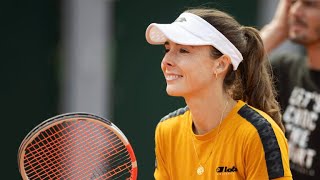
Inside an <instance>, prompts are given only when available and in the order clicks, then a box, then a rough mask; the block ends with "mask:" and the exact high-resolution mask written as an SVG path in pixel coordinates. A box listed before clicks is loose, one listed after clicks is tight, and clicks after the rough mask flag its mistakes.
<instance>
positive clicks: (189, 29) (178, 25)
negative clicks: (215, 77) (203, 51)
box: [146, 13, 243, 70]
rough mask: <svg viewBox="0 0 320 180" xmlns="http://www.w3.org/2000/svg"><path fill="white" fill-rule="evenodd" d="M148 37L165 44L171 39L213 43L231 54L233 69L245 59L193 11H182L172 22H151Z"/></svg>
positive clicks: (181, 41) (180, 41) (182, 42)
mask: <svg viewBox="0 0 320 180" xmlns="http://www.w3.org/2000/svg"><path fill="white" fill-rule="evenodd" d="M146 39H147V41H148V43H150V44H164V43H165V42H166V41H167V40H168V39H169V40H170V41H173V42H175V43H177V44H182V45H190V46H201V45H211V46H213V47H215V48H216V49H218V50H219V51H220V52H221V53H223V54H225V55H228V56H230V58H231V63H232V65H233V70H236V69H237V68H238V66H239V64H240V62H241V61H242V60H243V57H242V55H241V53H240V52H239V50H238V49H237V48H236V47H235V46H234V45H233V44H232V43H231V42H230V41H229V40H228V39H227V38H226V37H225V36H224V35H223V34H222V33H220V32H219V31H218V30H217V29H216V28H215V27H213V26H212V25H211V24H209V23H208V22H207V21H206V20H204V19H202V18H201V17H199V16H197V15H195V14H192V13H182V14H181V15H180V16H179V17H178V18H177V19H176V20H175V21H174V22H173V23H171V24H157V23H152V24H150V25H149V26H148V28H147V30H146Z"/></svg>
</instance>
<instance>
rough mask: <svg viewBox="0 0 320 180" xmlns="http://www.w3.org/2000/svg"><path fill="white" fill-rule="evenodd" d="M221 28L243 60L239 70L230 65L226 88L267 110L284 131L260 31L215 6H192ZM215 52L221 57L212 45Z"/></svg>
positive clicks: (195, 12)
mask: <svg viewBox="0 0 320 180" xmlns="http://www.w3.org/2000/svg"><path fill="white" fill-rule="evenodd" d="M186 12H189V13H193V14H196V15H198V16H200V17H202V18H203V19H204V20H206V21H207V22H209V23H210V24H211V25H212V26H214V27H215V28H216V29H217V30H218V31H220V32H221V33H222V34H223V35H224V36H225V37H226V38H228V39H229V41H230V42H232V44H233V45H234V46H236V47H237V49H238V50H239V51H240V52H241V54H242V56H243V61H242V62H241V63H240V64H239V66H238V69H237V70H236V71H233V70H232V67H231V66H230V67H229V70H228V73H227V74H226V77H225V79H224V88H225V90H226V91H227V92H228V93H229V94H230V95H231V96H232V97H233V99H235V100H239V99H241V100H243V101H245V102H247V103H248V104H249V105H252V106H253V107H255V108H257V109H260V110H262V111H264V112H266V113H267V114H268V115H269V116H270V117H271V118H273V120H274V121H275V122H276V123H277V124H278V125H279V127H280V128H281V129H282V131H284V127H283V124H282V122H281V113H280V107H279V103H278V102H277V100H276V98H275V96H276V91H275V88H274V85H273V82H272V80H271V79H272V73H271V72H272V71H271V66H270V63H269V61H267V59H266V58H267V57H266V53H265V50H264V46H263V42H262V40H261V38H260V36H259V32H258V31H257V30H256V29H255V28H252V27H245V26H241V25H240V24H239V23H238V22H237V21H236V20H235V19H234V18H233V17H232V16H230V15H229V14H227V13H224V12H221V11H219V10H216V9H202V8H201V9H190V10H187V11H186ZM211 54H212V56H213V57H214V58H218V57H220V56H221V55H222V53H221V52H220V51H218V50H217V49H215V48H213V51H212V53H211Z"/></svg>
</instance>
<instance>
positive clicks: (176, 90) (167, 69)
mask: <svg viewBox="0 0 320 180" xmlns="http://www.w3.org/2000/svg"><path fill="white" fill-rule="evenodd" d="M164 46H165V51H166V53H165V56H164V57H163V60H162V62H161V69H162V71H163V74H164V77H165V79H166V82H167V93H168V94H169V95H171V96H183V97H186V96H190V95H192V94H195V93H197V94H198V93H205V92H208V91H210V90H211V89H210V87H212V86H213V82H214V81H215V69H214V64H215V60H214V59H213V58H212V56H210V51H211V50H212V48H211V46H187V45H180V44H176V43H174V42H172V41H167V42H166V43H165V45H164ZM211 93H212V92H211Z"/></svg>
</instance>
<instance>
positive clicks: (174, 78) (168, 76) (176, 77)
mask: <svg viewBox="0 0 320 180" xmlns="http://www.w3.org/2000/svg"><path fill="white" fill-rule="evenodd" d="M181 77H182V76H181V75H165V78H166V80H167V81H172V80H176V79H179V78H181Z"/></svg>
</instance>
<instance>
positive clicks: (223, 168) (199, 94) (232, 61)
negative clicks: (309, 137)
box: [146, 9, 292, 180]
mask: <svg viewBox="0 0 320 180" xmlns="http://www.w3.org/2000/svg"><path fill="white" fill-rule="evenodd" d="M146 39H147V41H148V42H149V43H150V44H162V45H164V48H165V55H164V57H163V59H162V62H161V69H162V71H163V74H164V77H165V79H166V82H167V86H166V91H167V93H168V94H169V95H170V96H182V97H183V98H184V99H185V102H186V104H187V106H186V107H185V108H181V109H178V110H176V111H174V112H172V113H170V114H168V115H167V116H165V117H164V118H162V120H161V121H160V122H159V124H158V125H157V128H156V132H155V144H156V148H155V151H156V169H155V172H154V177H155V179H157V180H164V179H174V180H180V179H193V180H195V179H202V180H208V179H210V180H216V179H219V180H223V179H227V180H236V179H237V180H238V179H246V180H267V179H279V180H280V179H281V180H289V179H292V175H291V172H290V168H289V159H288V145H287V141H286V138H285V136H284V133H283V129H284V128H283V125H282V123H281V116H280V112H279V111H280V110H279V106H278V103H277V101H276V99H275V91H274V88H273V84H272V81H271V75H270V72H269V71H270V67H269V64H267V62H268V61H267V60H263V59H265V58H266V56H265V51H264V46H263V43H262V41H261V38H260V36H259V33H258V31H257V30H256V29H254V28H252V27H245V26H241V25H240V24H239V23H238V22H237V21H236V20H235V19H234V18H232V17H231V16H230V15H228V14H226V13H224V12H221V11H218V10H214V9H191V10H187V11H185V12H184V13H182V14H181V15H180V16H179V17H178V18H177V19H176V20H175V21H174V22H173V23H171V24H156V23H152V24H150V25H149V26H148V28H147V30H146ZM257 59H261V61H260V60H259V61H258V60H257Z"/></svg>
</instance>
